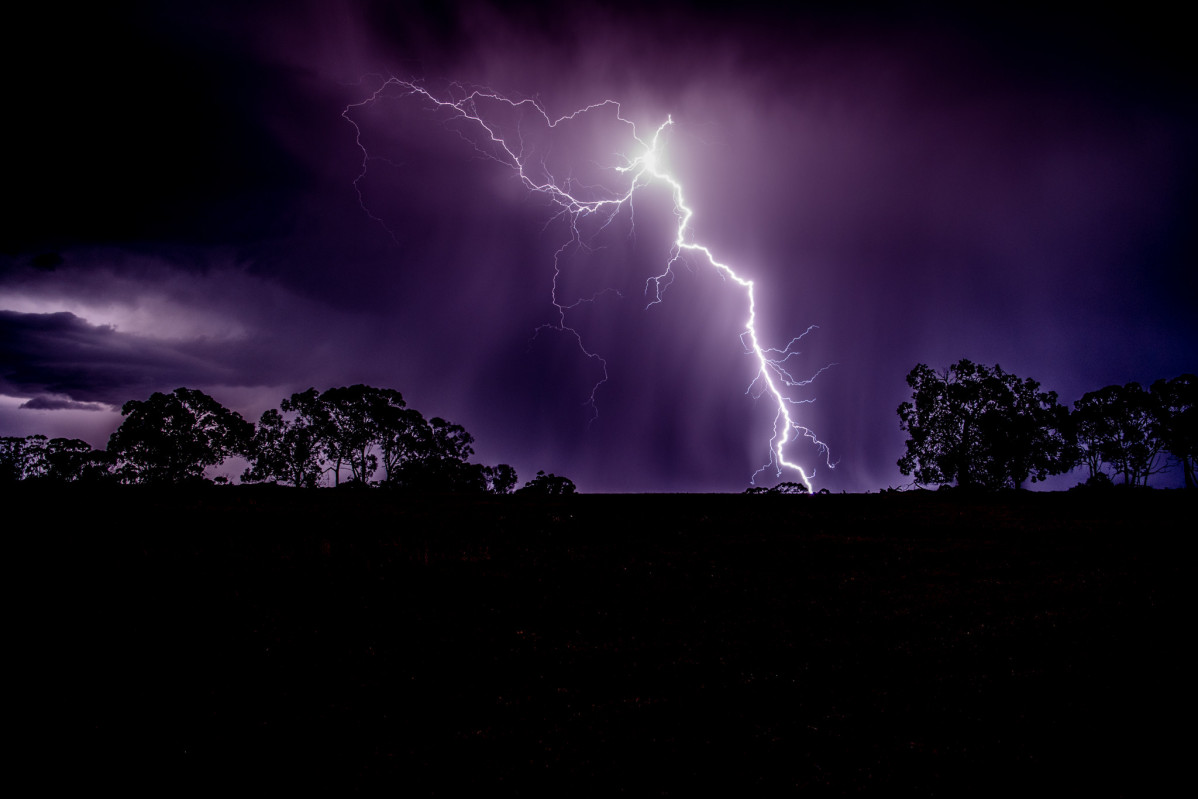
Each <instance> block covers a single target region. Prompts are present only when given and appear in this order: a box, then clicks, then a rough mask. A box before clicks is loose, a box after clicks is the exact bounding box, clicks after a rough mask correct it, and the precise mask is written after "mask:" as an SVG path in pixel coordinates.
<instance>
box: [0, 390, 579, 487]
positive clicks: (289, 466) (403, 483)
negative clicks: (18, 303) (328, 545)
mask: <svg viewBox="0 0 1198 799" xmlns="http://www.w3.org/2000/svg"><path fill="white" fill-rule="evenodd" d="M121 415H122V416H124V417H125V418H124V421H123V422H122V423H121V425H120V427H119V428H117V430H116V432H114V433H113V434H112V436H111V437H110V438H109V440H108V446H107V448H106V449H103V450H93V449H92V448H91V446H90V445H89V444H88V443H87V442H86V441H82V440H80V439H66V438H51V439H47V437H46V436H43V435H32V436H26V437H25V438H17V437H5V438H0V481H3V482H13V481H18V480H41V481H54V482H91V483H103V482H108V483H126V484H144V485H177V484H181V483H191V482H199V481H203V480H204V471H205V470H206V469H207V468H209V467H211V466H217V465H219V464H221V463H224V461H225V460H226V459H228V458H230V457H234V456H240V457H242V458H245V459H246V460H247V461H248V462H249V466H248V468H246V470H245V471H244V472H243V474H242V475H241V482H242V483H266V482H272V483H283V484H287V485H291V486H296V487H299V488H314V487H316V486H318V485H320V484H321V483H322V482H323V481H324V477H325V475H330V476H331V479H332V482H333V485H334V486H339V485H343V484H345V485H374V486H382V487H387V488H391V489H396V490H401V491H408V492H452V493H475V494H483V493H491V494H509V493H512V492H514V491H516V485H517V480H518V478H517V475H516V470H515V469H514V468H512V467H511V466H509V465H508V464H505V463H501V464H499V465H497V466H486V465H482V464H477V463H471V462H470V458H471V457H472V456H473V455H474V448H473V444H474V437H473V436H471V435H470V433H468V432H466V429H465V428H463V427H462V426H461V425H458V424H453V423H451V422H448V421H446V420H445V419H442V418H440V417H433V418H431V419H426V418H425V417H424V415H423V414H421V413H420V411H418V410H416V409H415V408H409V407H408V406H407V404H406V403H405V402H404V399H403V395H402V394H400V392H398V391H396V390H394V389H389V388H375V387H373V386H366V385H361V384H359V385H354V386H343V387H339V388H330V389H328V390H326V391H324V392H318V391H317V390H316V389H315V388H310V389H308V390H307V391H303V392H299V393H296V394H292V395H291V396H290V397H288V398H287V399H284V400H283V401H282V402H281V403H280V405H279V408H278V409H271V410H268V411H266V412H265V413H263V414H262V417H261V418H260V419H259V420H258V424H257V425H254V424H252V423H251V422H248V421H246V420H245V419H243V418H242V417H241V415H240V414H238V413H237V412H235V411H232V410H229V409H228V408H226V407H224V406H223V405H221V404H220V403H219V402H217V401H216V400H215V399H213V398H212V397H210V396H208V395H207V394H205V393H203V392H202V391H197V390H195V389H189V388H178V389H175V390H174V391H173V392H171V393H169V394H163V393H160V392H156V393H154V394H153V395H152V396H151V397H150V398H149V399H147V400H144V401H139V400H131V401H129V402H127V403H125V404H124V406H122V408H121ZM343 476H345V477H346V478H347V479H346V480H345V481H344V482H343V480H342V477H343ZM215 482H227V480H226V479H225V478H220V477H218V478H216V481H215ZM519 490H520V491H521V492H528V493H538V494H549V495H564V494H572V493H574V492H575V486H574V483H573V482H572V481H571V480H569V479H568V478H565V477H559V476H557V475H554V474H546V473H545V472H538V473H537V476H536V477H535V478H533V479H532V480H530V481H528V482H526V483H525V484H524V486H523V487H522V488H521V489H519Z"/></svg>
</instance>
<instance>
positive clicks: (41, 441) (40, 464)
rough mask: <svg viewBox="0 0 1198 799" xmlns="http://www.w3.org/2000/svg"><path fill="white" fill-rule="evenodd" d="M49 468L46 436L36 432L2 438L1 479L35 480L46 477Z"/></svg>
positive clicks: (11, 480) (0, 454) (0, 449)
mask: <svg viewBox="0 0 1198 799" xmlns="http://www.w3.org/2000/svg"><path fill="white" fill-rule="evenodd" d="M48 468H49V467H48V465H47V463H46V437H45V436H43V435H40V434H34V435H31V436H25V437H24V438H19V437H17V436H6V437H5V438H3V439H0V480H4V481H8V482H14V481H18V480H35V479H37V478H39V477H44V476H45V475H46V471H47V469H48Z"/></svg>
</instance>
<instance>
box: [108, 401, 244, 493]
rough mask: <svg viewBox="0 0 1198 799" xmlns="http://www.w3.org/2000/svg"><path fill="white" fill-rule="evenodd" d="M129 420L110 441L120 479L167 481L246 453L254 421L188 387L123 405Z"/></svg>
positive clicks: (190, 476)
mask: <svg viewBox="0 0 1198 799" xmlns="http://www.w3.org/2000/svg"><path fill="white" fill-rule="evenodd" d="M121 414H122V415H123V416H124V417H125V421H124V422H122V423H121V426H120V427H119V428H117V430H116V432H115V433H113V434H112V436H111V438H109V440H108V451H109V452H110V453H111V454H112V456H113V457H114V458H115V460H116V467H117V475H118V476H119V478H120V479H121V481H122V482H127V483H151V484H169V483H181V482H186V481H189V480H197V479H201V478H202V477H203V476H204V469H205V468H206V467H208V466H215V465H217V464H219V463H223V462H224V460H225V459H226V458H228V457H229V456H231V455H244V454H248V453H249V450H250V446H251V442H252V440H253V436H254V426H253V425H252V424H251V423H250V422H247V421H246V420H245V419H242V418H241V415H240V414H238V413H236V412H234V411H231V410H229V409H228V408H226V407H224V406H223V405H221V404H220V403H219V402H217V401H216V400H214V399H213V398H212V397H210V396H208V395H207V394H205V393H203V392H202V391H197V390H195V389H189V388H177V389H175V390H174V391H173V392H172V393H170V394H162V393H160V392H155V393H154V394H152V395H151V396H150V398H149V399H148V400H145V401H144V402H143V401H138V400H130V401H129V402H126V403H125V405H124V406H123V407H122V408H121Z"/></svg>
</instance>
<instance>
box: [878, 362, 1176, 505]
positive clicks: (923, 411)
mask: <svg viewBox="0 0 1198 799" xmlns="http://www.w3.org/2000/svg"><path fill="white" fill-rule="evenodd" d="M907 384H908V385H909V386H910V387H911V389H912V398H911V401H909V402H904V403H902V404H901V405H900V406H899V408H898V415H899V427H900V429H902V430H903V431H905V432H907V433H908V434H909V436H910V437H909V438H908V439H907V445H906V452H905V454H904V455H903V457H902V458H900V459H899V461H898V466H899V469H900V470H901V471H902V473H903V474H907V475H913V476H914V478H915V483H916V484H917V485H928V484H940V485H942V486H943V485H951V484H956V485H957V486H960V487H966V488H970V487H972V488H982V489H990V490H994V489H1000V488H1020V487H1022V486H1023V484H1024V483H1025V482H1027V481H1029V480H1030V481H1031V482H1033V483H1034V482H1037V481H1040V480H1044V479H1046V478H1047V477H1049V476H1051V475H1057V474H1064V473H1066V472H1069V471H1072V470H1073V469H1075V468H1080V467H1085V468H1086V469H1087V470H1088V478H1087V481H1086V482H1087V484H1089V485H1105V484H1111V483H1113V482H1122V483H1124V484H1127V485H1147V484H1148V478H1149V477H1151V476H1152V475H1155V474H1159V473H1161V472H1163V471H1165V470H1167V469H1171V468H1176V467H1180V468H1181V470H1182V473H1183V476H1184V480H1185V486H1186V487H1187V488H1194V487H1195V484H1196V483H1195V475H1194V465H1195V460H1196V459H1198V402H1195V399H1196V395H1198V377H1195V376H1194V375H1192V374H1183V375H1180V376H1178V377H1175V378H1173V379H1172V380H1164V379H1162V380H1157V381H1156V382H1154V383H1153V384H1152V386H1151V387H1150V388H1148V389H1145V388H1144V387H1143V386H1141V385H1140V384H1138V383H1127V384H1126V385H1121V386H1120V385H1112V386H1107V387H1105V388H1101V389H1098V390H1097V391H1091V392H1089V393H1087V394H1085V395H1084V396H1082V398H1081V399H1079V400H1077V401H1076V402H1074V403H1073V408H1072V410H1070V409H1069V407H1068V406H1066V405H1062V404H1060V403H1059V402H1058V401H1057V394H1056V392H1054V391H1047V392H1046V391H1041V390H1040V384H1039V383H1037V382H1036V381H1035V380H1031V379H1020V378H1018V377H1016V376H1015V375H1013V374H1011V373H1009V372H1004V371H1003V369H1002V367H1001V366H998V365H995V366H994V367H988V366H983V365H979V364H975V363H972V362H971V361H968V360H961V361H958V362H957V363H955V364H953V365H952V366H950V367H948V368H947V369H945V370H943V371H940V372H937V371H935V370H933V369H932V368H930V367H929V366H927V365H926V364H917V365H916V366H915V368H914V369H912V370H911V372H910V374H908V375H907Z"/></svg>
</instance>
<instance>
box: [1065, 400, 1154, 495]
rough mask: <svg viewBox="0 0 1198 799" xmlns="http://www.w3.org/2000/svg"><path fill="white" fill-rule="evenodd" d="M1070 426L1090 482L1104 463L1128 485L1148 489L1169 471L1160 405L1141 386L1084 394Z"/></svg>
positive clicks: (1076, 404) (1074, 406)
mask: <svg viewBox="0 0 1198 799" xmlns="http://www.w3.org/2000/svg"><path fill="white" fill-rule="evenodd" d="M1071 425H1072V427H1073V429H1074V430H1075V431H1076V435H1077V442H1078V448H1079V451H1080V452H1081V453H1082V455H1081V458H1080V460H1079V462H1081V463H1085V464H1086V465H1087V466H1088V467H1089V468H1090V475H1091V477H1093V476H1094V475H1095V474H1096V473H1097V472H1098V471H1100V470H1101V467H1102V465H1103V464H1105V465H1108V466H1110V467H1111V471H1112V472H1113V473H1114V474H1116V475H1123V483H1124V484H1125V485H1147V484H1148V478H1149V477H1150V476H1152V475H1154V474H1158V473H1159V472H1161V471H1163V470H1164V468H1165V463H1164V460H1163V458H1162V457H1161V453H1162V451H1163V450H1164V446H1165V445H1164V439H1163V438H1162V437H1161V424H1160V413H1159V411H1158V408H1157V403H1156V401H1155V400H1154V398H1153V396H1152V395H1151V394H1150V393H1149V392H1147V391H1145V390H1144V388H1143V387H1142V386H1141V385H1140V384H1139V383H1128V384H1126V385H1122V386H1106V387H1105V388H1100V389H1098V390H1097V391H1091V392H1089V393H1087V394H1083V395H1082V398H1081V399H1079V400H1078V401H1076V402H1075V403H1073V414H1072V416H1071Z"/></svg>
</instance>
